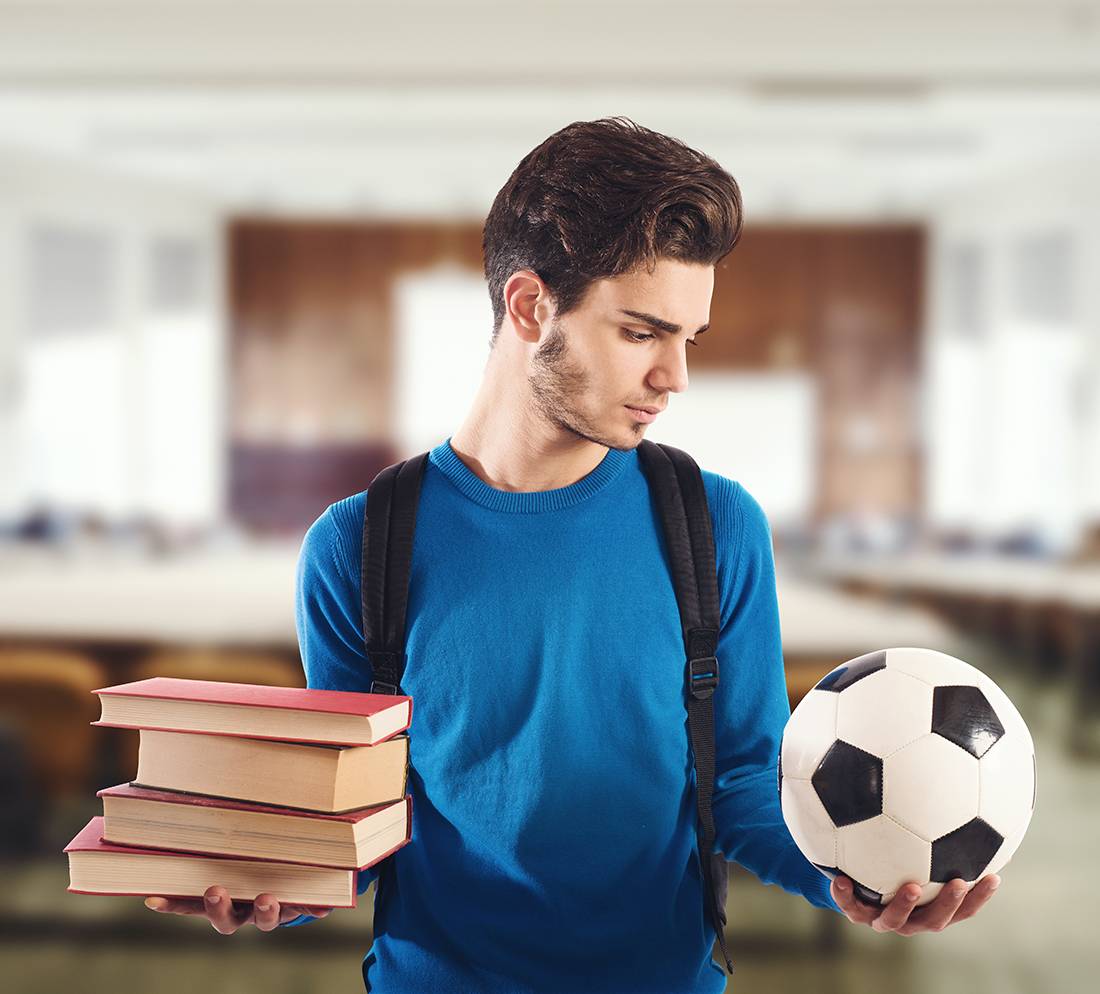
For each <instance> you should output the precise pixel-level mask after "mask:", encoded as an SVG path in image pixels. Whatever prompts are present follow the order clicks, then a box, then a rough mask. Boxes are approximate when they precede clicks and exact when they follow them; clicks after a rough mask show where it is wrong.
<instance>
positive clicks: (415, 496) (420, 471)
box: [360, 439, 733, 973]
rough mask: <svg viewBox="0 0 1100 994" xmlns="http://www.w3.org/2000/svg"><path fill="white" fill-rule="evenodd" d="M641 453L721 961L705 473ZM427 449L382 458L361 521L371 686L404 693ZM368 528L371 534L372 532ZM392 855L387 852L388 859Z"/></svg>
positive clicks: (722, 874)
mask: <svg viewBox="0 0 1100 994" xmlns="http://www.w3.org/2000/svg"><path fill="white" fill-rule="evenodd" d="M638 453H639V458H640V461H641V464H642V468H643V470H644V472H645V475H646V478H647V480H648V482H649V486H650V490H651V492H652V493H653V494H654V497H655V500H656V504H657V507H658V510H659V513H660V518H661V525H662V529H663V531H664V535H665V541H666V544H667V545H668V549H669V560H670V566H671V569H672V579H673V587H674V589H675V591H676V601H677V604H678V605H679V609H680V621H681V624H682V626H683V632H684V646H685V649H686V651H687V665H686V671H685V676H686V699H687V705H686V706H687V712H688V728H689V731H690V735H691V748H692V754H693V758H694V764H695V789H696V812H697V816H698V820H697V825H696V838H697V840H698V847H699V862H700V867H701V875H702V880H703V888H704V895H703V899H704V907H705V910H706V913H707V914H708V915H709V917H710V920H711V923H712V924H713V926H714V930H715V933H716V935H717V937H718V942H719V945H720V946H721V949H722V956H723V958H724V959H725V962H726V967H727V969H728V970H729V972H730V973H733V963H732V962H731V961H730V958H729V953H728V952H727V951H726V939H725V924H726V909H725V898H726V888H727V866H726V861H725V858H724V857H723V856H722V854H721V853H712V852H711V850H712V849H713V848H714V837H715V832H714V817H713V814H712V812H711V795H712V794H713V792H714V701H713V695H714V690H715V688H716V687H717V686H718V659H717V656H716V653H717V648H718V631H719V626H720V621H719V601H718V574H717V570H716V566H715V556H714V536H713V534H712V529H711V521H710V510H709V507H708V505H707V497H706V489H705V487H704V484H703V477H702V474H701V473H700V471H699V467H698V465H697V464H696V463H695V460H694V459H692V458H691V456H689V455H688V454H687V453H686V452H683V451H682V450H680V449H677V448H674V447H673V446H671V445H664V444H658V443H656V442H651V441H649V440H648V439H646V440H643V441H642V442H641V443H640V444H639V446H638ZM427 459H428V453H427V452H423V453H421V454H420V455H418V456H414V457H413V458H411V459H407V460H405V461H404V462H400V463H395V464H394V465H392V466H387V467H386V468H385V469H384V470H382V471H381V472H380V473H379V474H378V475H377V476H376V477H375V478H374V480H373V481H372V483H371V485H370V486H369V487H368V488H367V506H366V513H365V515H364V520H363V565H362V572H361V576H360V582H361V588H362V600H363V638H364V641H365V643H366V647H367V654H368V658H369V659H370V663H371V669H372V671H373V679H372V682H371V692H372V693H387V694H399V693H401V679H402V677H403V676H404V673H405V661H406V657H405V620H406V612H407V609H408V602H409V573H410V568H411V564H412V545H413V533H414V531H415V528H416V511H417V505H418V503H419V496H420V485H421V481H422V480H423V476H424V470H425V467H426V464H427ZM372 537H373V539H374V540H373V541H372ZM386 862H387V863H391V864H392V859H390V860H387V861H386Z"/></svg>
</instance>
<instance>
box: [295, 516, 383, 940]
mask: <svg viewBox="0 0 1100 994" xmlns="http://www.w3.org/2000/svg"><path fill="white" fill-rule="evenodd" d="M339 521H340V519H339V517H338V516H337V514H336V505H332V506H330V507H329V508H328V509H327V510H326V511H325V512H324V513H323V514H322V515H321V516H320V517H319V518H318V519H317V520H316V521H315V522H314V523H313V524H312V525H311V526H310V528H309V531H307V532H306V535H305V538H304V539H303V541H302V548H301V552H300V553H299V554H298V570H297V578H296V584H295V598H294V599H295V625H296V627H297V630H298V647H299V649H300V651H301V654H302V669H303V670H304V671H305V676H306V686H307V687H309V688H311V689H320V690H354V691H359V692H362V693H366V692H368V691H369V690H370V684H371V667H370V661H369V660H368V659H367V653H366V650H365V649H364V648H363V636H362V629H361V625H362V621H361V618H360V612H361V608H360V604H361V601H360V593H359V592H360V586H359V581H358V578H357V577H356V578H353V576H354V575H353V574H352V572H351V563H350V562H349V561H348V556H347V555H346V554H345V545H346V543H344V542H342V541H341V535H340V530H339ZM377 876H378V869H377V866H371V867H368V868H367V869H365V870H360V871H359V873H358V875H357V879H356V891H357V893H359V894H363V893H365V892H366V890H367V888H368V887H369V886H370V883H371V881H372V880H374V879H375V878H376V877H377ZM312 921H317V919H316V918H314V917H313V916H312V915H299V916H298V917H297V918H292V919H291V920H290V921H287V922H283V923H282V926H283V927H290V926H294V925H304V924H306V923H308V922H312Z"/></svg>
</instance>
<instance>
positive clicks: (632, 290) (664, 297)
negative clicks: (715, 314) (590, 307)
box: [591, 266, 714, 331]
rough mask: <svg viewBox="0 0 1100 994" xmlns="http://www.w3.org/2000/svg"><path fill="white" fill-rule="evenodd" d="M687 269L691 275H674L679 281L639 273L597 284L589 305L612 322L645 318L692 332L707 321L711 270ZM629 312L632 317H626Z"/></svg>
mask: <svg viewBox="0 0 1100 994" xmlns="http://www.w3.org/2000/svg"><path fill="white" fill-rule="evenodd" d="M691 268H692V269H694V270H695V272H693V273H690V274H684V273H680V274H677V276H680V277H683V278H671V279H669V278H665V279H661V278H658V277H657V276H656V275H654V274H649V273H645V272H644V271H643V272H642V273H641V274H638V273H624V274H622V275H621V276H616V277H610V278H607V279H601V280H597V281H596V284H594V285H593V288H592V289H593V290H594V291H595V292H594V293H593V295H592V298H591V299H592V303H593V304H595V305H596V306H597V307H598V308H599V309H600V311H601V312H602V313H604V314H606V315H607V316H608V317H609V318H612V319H615V320H631V319H632V318H633V317H634V316H635V315H637V314H646V315H652V316H656V317H658V318H660V319H662V320H663V321H666V322H668V323H670V324H678V325H680V326H682V327H686V328H689V329H691V330H692V331H694V329H696V328H698V327H700V326H701V325H704V324H706V323H707V321H708V320H709V318H710V302H711V294H712V290H713V274H714V269H713V267H709V266H708V267H702V266H694V267H691ZM630 311H633V312H634V315H630V314H628V313H626V312H630Z"/></svg>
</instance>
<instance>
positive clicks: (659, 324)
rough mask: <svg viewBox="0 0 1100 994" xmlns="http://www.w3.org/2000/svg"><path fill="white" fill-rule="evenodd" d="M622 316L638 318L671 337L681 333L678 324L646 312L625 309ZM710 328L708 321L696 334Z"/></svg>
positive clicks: (622, 310) (621, 311)
mask: <svg viewBox="0 0 1100 994" xmlns="http://www.w3.org/2000/svg"><path fill="white" fill-rule="evenodd" d="M619 313H621V314H627V315H629V316H630V317H632V318H637V319H638V320H639V321H642V322H644V323H645V324H648V325H649V326H650V327H651V328H656V329H657V330H658V331H666V332H668V333H669V334H670V335H676V334H678V333H679V332H680V330H681V328H680V326H679V325H678V324H673V323H672V322H671V321H666V320H665V319H664V318H659V317H655V316H654V315H652V314H646V313H645V311H628V310H627V309H626V308H625V307H624V308H622V309H621V310H620V312H619ZM709 327H710V322H709V321H708V322H707V323H706V324H705V325H703V326H702V327H701V328H697V329H696V331H695V334H697V335H701V334H702V333H703V332H704V331H706V330H707V329H708V328H709Z"/></svg>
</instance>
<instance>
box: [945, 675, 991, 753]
mask: <svg viewBox="0 0 1100 994" xmlns="http://www.w3.org/2000/svg"><path fill="white" fill-rule="evenodd" d="M932 731H933V732H935V733H936V734H937V735H942V736H943V737H944V738H945V739H948V740H949V741H951V742H954V743H955V745H957V746H959V747H961V748H963V749H965V750H966V751H967V752H968V753H970V755H972V756H977V757H978V759H981V758H982V756H984V755H985V754H986V753H987V752H988V751H989V749H990V747H991V746H992V745H993V744H994V743H995V742H996V741H997V740H998V739H999V738H1000V737H1001V736H1002V735H1004V733H1005V728H1004V725H1002V724H1001V722H1000V720H999V719H998V718H997V714H996V712H995V711H994V710H993V705H992V704H990V703H989V701H988V700H987V699H986V696H985V694H983V693H982V692H981V690H980V689H979V688H978V687H973V686H961V687H936V689H935V690H934V691H933V692H932Z"/></svg>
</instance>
